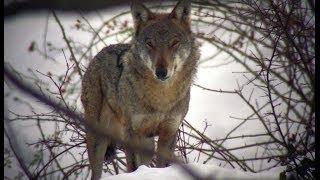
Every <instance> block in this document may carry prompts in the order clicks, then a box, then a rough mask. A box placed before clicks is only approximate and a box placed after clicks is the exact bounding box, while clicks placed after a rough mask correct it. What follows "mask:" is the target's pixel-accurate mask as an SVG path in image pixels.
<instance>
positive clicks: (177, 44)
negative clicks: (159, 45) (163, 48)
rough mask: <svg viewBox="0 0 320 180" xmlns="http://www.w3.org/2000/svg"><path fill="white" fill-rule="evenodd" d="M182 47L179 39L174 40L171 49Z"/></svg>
mask: <svg viewBox="0 0 320 180" xmlns="http://www.w3.org/2000/svg"><path fill="white" fill-rule="evenodd" d="M179 45H180V40H179V39H173V40H172V41H171V45H170V46H171V47H173V48H177V47H178V46H179Z"/></svg>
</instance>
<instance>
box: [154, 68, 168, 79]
mask: <svg viewBox="0 0 320 180" xmlns="http://www.w3.org/2000/svg"><path fill="white" fill-rule="evenodd" d="M167 73H168V71H167V69H165V68H157V69H156V76H157V78H158V79H160V80H162V81H164V80H166V79H168V77H167Z"/></svg>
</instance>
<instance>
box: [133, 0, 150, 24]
mask: <svg viewBox="0 0 320 180" xmlns="http://www.w3.org/2000/svg"><path fill="white" fill-rule="evenodd" d="M131 13H132V17H133V21H134V24H135V26H137V25H138V24H140V23H143V22H147V21H148V20H150V19H152V18H153V14H152V12H151V11H150V10H149V9H148V8H147V7H146V6H144V5H143V4H142V3H141V2H139V1H138V0H133V1H132V3H131Z"/></svg>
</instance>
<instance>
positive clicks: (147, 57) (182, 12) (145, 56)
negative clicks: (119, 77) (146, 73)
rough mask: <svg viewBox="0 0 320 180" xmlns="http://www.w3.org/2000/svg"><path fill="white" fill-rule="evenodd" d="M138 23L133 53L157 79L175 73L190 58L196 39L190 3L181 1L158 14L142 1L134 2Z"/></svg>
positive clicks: (133, 13) (133, 11) (135, 21)
mask: <svg viewBox="0 0 320 180" xmlns="http://www.w3.org/2000/svg"><path fill="white" fill-rule="evenodd" d="M131 11H132V16H133V20H134V25H135V30H136V32H135V35H134V38H133V44H134V48H133V52H134V53H135V54H136V55H138V56H139V57H140V59H141V63H142V64H143V65H145V66H147V67H148V68H149V69H150V70H151V72H152V73H153V75H154V77H155V78H156V79H159V80H161V81H165V80H166V79H169V78H171V77H172V76H174V74H175V72H177V71H179V70H181V69H180V68H181V67H182V66H183V64H184V63H185V60H186V59H187V58H188V57H189V55H190V51H191V48H192V46H193V42H194V38H193V35H192V33H191V28H190V13H191V3H190V1H189V0H181V1H179V2H178V4H177V5H176V6H175V8H174V9H173V10H172V12H171V13H169V14H156V13H153V12H151V11H150V10H149V9H148V8H146V7H145V6H144V5H143V4H141V3H139V2H137V1H134V2H133V3H132V5H131Z"/></svg>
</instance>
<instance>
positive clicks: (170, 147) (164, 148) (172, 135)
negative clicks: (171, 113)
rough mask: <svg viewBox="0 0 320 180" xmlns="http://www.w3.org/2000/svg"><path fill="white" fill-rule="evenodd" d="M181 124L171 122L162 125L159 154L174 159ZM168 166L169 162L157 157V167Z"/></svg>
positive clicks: (174, 121)
mask: <svg viewBox="0 0 320 180" xmlns="http://www.w3.org/2000/svg"><path fill="white" fill-rule="evenodd" d="M179 122H180V120H171V121H166V122H164V123H163V124H160V128H159V140H158V149H157V151H158V153H161V154H163V155H165V156H166V157H169V158H173V157H174V149H175V147H176V143H177V138H176V134H177V131H178V128H179V124H180V123H179ZM168 165H169V162H168V160H166V159H163V158H161V157H159V156H157V167H167V166H168Z"/></svg>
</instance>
